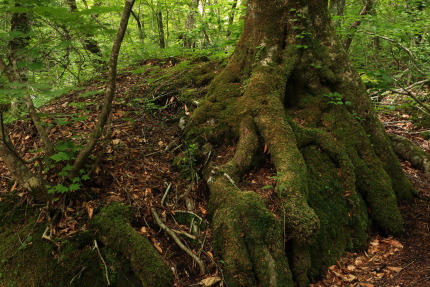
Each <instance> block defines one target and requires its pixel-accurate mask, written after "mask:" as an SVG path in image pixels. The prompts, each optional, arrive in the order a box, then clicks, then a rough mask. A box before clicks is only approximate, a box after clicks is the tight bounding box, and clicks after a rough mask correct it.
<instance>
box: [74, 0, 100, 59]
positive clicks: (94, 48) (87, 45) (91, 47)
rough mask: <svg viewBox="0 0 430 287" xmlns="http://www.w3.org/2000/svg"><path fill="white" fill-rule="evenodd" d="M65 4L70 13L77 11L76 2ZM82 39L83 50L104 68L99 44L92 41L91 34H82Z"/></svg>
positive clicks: (92, 36)
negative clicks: (93, 56)
mask: <svg viewBox="0 0 430 287" xmlns="http://www.w3.org/2000/svg"><path fill="white" fill-rule="evenodd" d="M67 4H68V6H69V9H70V11H71V12H72V13H73V12H76V11H77V10H78V5H77V4H76V0H67ZM83 36H84V37H83V39H82V40H81V41H82V45H83V47H84V49H85V50H87V51H88V52H90V53H91V54H93V55H95V56H96V57H97V60H96V62H97V63H98V64H99V65H100V66H101V67H104V66H105V65H106V63H105V62H104V61H103V60H102V58H103V53H102V50H101V49H100V46H99V43H98V42H97V40H96V39H94V35H93V34H92V33H88V32H83Z"/></svg>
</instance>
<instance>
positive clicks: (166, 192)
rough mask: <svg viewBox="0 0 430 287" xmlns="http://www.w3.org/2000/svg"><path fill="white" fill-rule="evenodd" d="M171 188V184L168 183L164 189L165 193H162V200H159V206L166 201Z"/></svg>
mask: <svg viewBox="0 0 430 287" xmlns="http://www.w3.org/2000/svg"><path fill="white" fill-rule="evenodd" d="M171 187H172V183H169V185H168V186H167V188H166V191H165V192H164V195H163V198H162V199H161V206H163V205H164V202H165V201H166V198H167V195H168V194H169V191H170V188H171Z"/></svg>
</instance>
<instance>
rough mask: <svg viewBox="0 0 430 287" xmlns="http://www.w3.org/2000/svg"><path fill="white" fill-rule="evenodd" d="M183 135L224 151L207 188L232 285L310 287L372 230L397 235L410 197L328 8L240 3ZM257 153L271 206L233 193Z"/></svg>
mask: <svg viewBox="0 0 430 287" xmlns="http://www.w3.org/2000/svg"><path fill="white" fill-rule="evenodd" d="M187 136H188V140H190V139H192V138H194V139H197V140H198V141H201V142H202V144H203V143H204V142H205V141H209V142H210V143H211V145H212V146H213V147H214V149H215V152H216V151H217V150H218V149H219V148H221V149H222V150H223V153H221V154H219V156H218V157H215V158H216V160H217V161H216V163H215V162H213V163H212V164H210V165H209V166H208V167H207V169H206V171H205V179H206V180H207V183H208V186H209V190H210V201H209V204H210V210H211V212H212V218H213V222H212V224H213V232H214V248H215V250H217V252H218V254H219V256H221V258H222V259H223V261H224V262H225V264H224V271H225V273H224V274H225V277H226V280H227V283H228V285H229V286H293V281H294V282H295V284H297V285H298V286H307V285H308V284H309V278H310V277H315V276H318V274H319V273H321V272H322V270H324V268H326V267H328V266H330V265H331V264H334V263H335V262H336V260H337V259H338V257H340V256H341V255H342V254H343V252H345V250H347V249H359V248H364V247H365V246H366V245H367V239H368V230H369V227H370V226H371V225H375V226H377V227H378V228H380V229H381V230H383V231H385V232H387V233H398V232H401V231H402V230H403V221H402V217H401V215H400V212H399V210H398V208H397V199H407V198H410V197H411V196H412V195H413V194H414V190H413V189H412V187H411V185H410V183H409V182H408V180H407V179H406V177H405V175H404V174H403V172H402V169H401V166H400V164H399V162H398V159H397V157H396V156H395V154H394V152H393V150H392V148H391V145H390V142H389V140H388V137H387V136H386V134H385V132H384V130H383V127H382V125H381V124H380V123H379V122H378V119H377V117H376V114H375V113H374V111H373V107H372V104H371V102H370V99H369V98H368V96H367V94H366V89H365V87H364V85H363V84H362V83H361V81H360V78H359V76H358V75H357V73H356V71H355V70H354V69H353V68H352V66H351V64H350V63H349V60H348V58H347V56H346V53H345V51H344V50H343V49H342V46H341V44H340V41H339V39H338V38H337V37H336V36H335V33H334V29H333V26H332V23H331V21H330V15H329V12H328V2H327V1H321V0H309V1H301V0H273V1H263V0H249V1H248V6H247V15H246V18H245V27H244V31H243V33H242V36H241V38H240V40H239V42H238V44H237V47H236V49H235V52H234V53H233V55H232V56H231V58H230V60H229V62H228V64H227V66H226V67H225V69H224V70H223V71H222V72H221V73H220V74H219V75H218V76H217V77H216V78H215V79H214V80H213V81H212V83H211V86H210V88H209V93H208V96H207V98H206V100H205V101H204V102H203V103H202V104H201V105H200V106H199V107H198V108H197V109H196V110H195V111H194V113H193V117H192V119H191V121H190V123H189V125H188V127H187ZM228 142H230V143H237V144H235V152H234V155H232V156H228V155H226V153H225V147H224V149H223V148H222V146H223V145H225V144H226V143H228ZM265 152H268V154H269V155H270V162H271V164H273V165H274V167H275V169H276V172H277V173H276V175H275V177H276V180H277V185H276V187H275V188H274V190H273V191H274V192H276V195H273V196H275V197H276V199H274V201H275V202H276V204H273V201H272V203H271V204H270V205H268V202H266V201H265V200H264V198H268V197H270V196H271V195H270V193H269V194H264V191H265V190H260V193H263V194H264V196H263V197H260V196H259V195H257V193H255V192H254V191H243V190H241V188H240V186H241V179H242V177H243V176H244V175H245V174H247V173H248V172H249V171H250V170H251V169H252V168H255V167H256V165H257V166H258V159H259V158H261V157H263V156H264V153H265ZM220 162H223V164H222V163H220ZM267 193H268V191H267ZM369 211H370V212H369Z"/></svg>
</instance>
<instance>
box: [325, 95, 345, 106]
mask: <svg viewBox="0 0 430 287" xmlns="http://www.w3.org/2000/svg"><path fill="white" fill-rule="evenodd" d="M323 97H326V98H328V99H329V101H328V104H332V105H335V106H341V105H345V106H350V105H351V102H350V101H345V100H344V97H343V95H341V94H339V93H338V92H333V93H329V94H324V95H323Z"/></svg>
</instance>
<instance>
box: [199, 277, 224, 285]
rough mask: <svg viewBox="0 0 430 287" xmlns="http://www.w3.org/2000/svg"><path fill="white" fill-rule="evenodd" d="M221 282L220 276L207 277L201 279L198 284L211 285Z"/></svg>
mask: <svg viewBox="0 0 430 287" xmlns="http://www.w3.org/2000/svg"><path fill="white" fill-rule="evenodd" d="M218 282H221V278H220V277H209V278H206V279H203V280H202V281H200V282H199V284H201V285H203V286H207V287H210V286H213V285H215V284H216V283H218Z"/></svg>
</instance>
